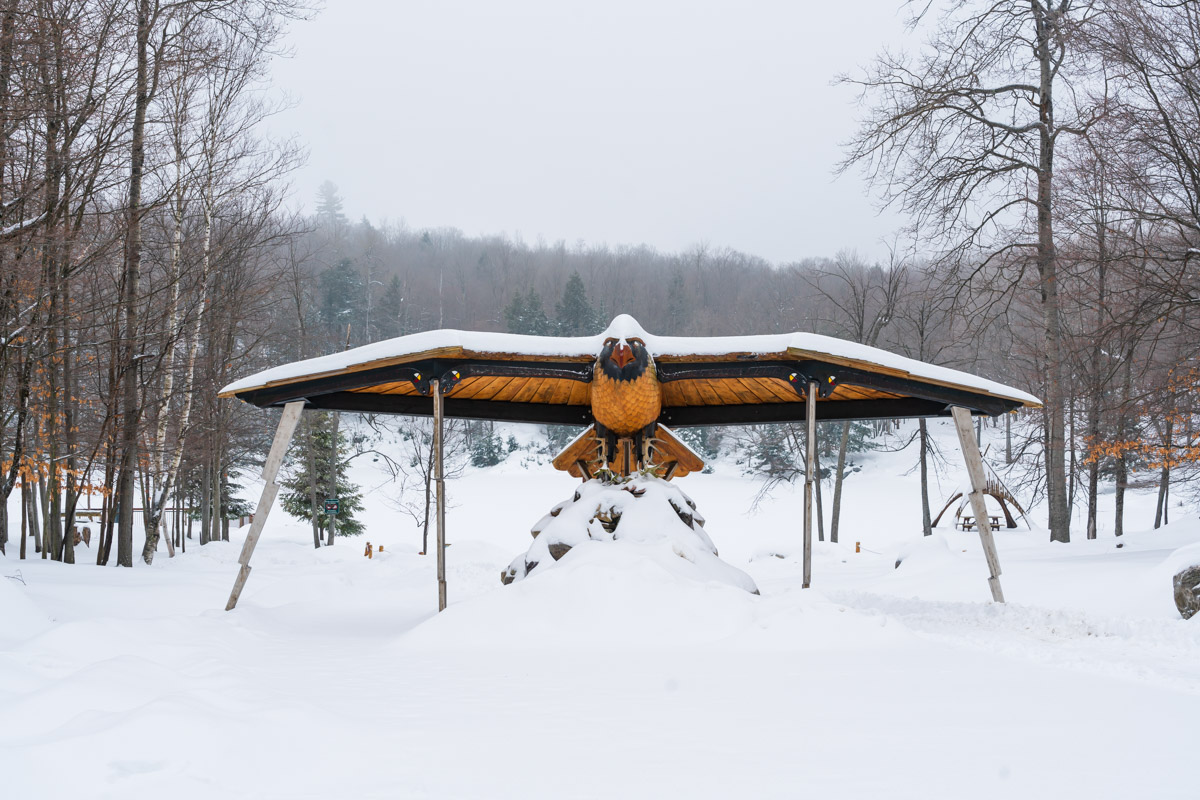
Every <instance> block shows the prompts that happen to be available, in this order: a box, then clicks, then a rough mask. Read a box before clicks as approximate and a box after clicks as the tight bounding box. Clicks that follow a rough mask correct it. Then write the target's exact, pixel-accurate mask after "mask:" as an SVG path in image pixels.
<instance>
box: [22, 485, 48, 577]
mask: <svg viewBox="0 0 1200 800" xmlns="http://www.w3.org/2000/svg"><path fill="white" fill-rule="evenodd" d="M36 494H37V491H36V486H31V485H30V483H29V479H28V478H25V480H23V481H21V499H22V501H23V502H24V504H25V508H24V510H23V511H22V512H21V513H23V514H25V515H26V516H28V517H29V532H30V533H31V534H33V552H35V553H39V554H41V553H44V552H45V548H44V547H43V546H42V530H41V527H40V526H39V525H38V513H37V499H36ZM42 558H45V555H42Z"/></svg>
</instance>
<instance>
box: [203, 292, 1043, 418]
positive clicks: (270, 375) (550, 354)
mask: <svg viewBox="0 0 1200 800" xmlns="http://www.w3.org/2000/svg"><path fill="white" fill-rule="evenodd" d="M609 338H617V339H632V338H639V339H641V340H642V341H644V342H645V343H646V348H647V349H648V350H649V351H650V353H651V354H652V355H653V356H655V357H656V358H662V357H668V358H669V357H672V356H719V355H726V354H730V353H749V354H754V355H769V354H780V355H787V354H789V353H790V354H791V355H792V356H793V357H800V358H813V359H816V360H821V359H822V357H825V358H829V359H833V360H835V361H836V362H838V363H841V362H852V363H851V364H850V365H852V366H855V367H857V368H860V369H868V370H869V369H871V367H880V368H883V369H884V370H888V371H899V372H903V373H907V374H908V376H909V377H912V378H915V379H917V380H927V381H930V382H932V383H938V384H943V385H946V384H948V385H951V386H955V387H961V388H964V389H968V390H973V391H979V392H983V393H986V394H990V395H995V396H998V397H1003V398H1007V399H1010V400H1016V401H1018V402H1021V403H1023V404H1025V405H1031V406H1040V405H1041V401H1040V400H1038V398H1036V397H1034V396H1033V395H1031V394H1028V393H1027V392H1022V391H1021V390H1019V389H1014V388H1013V387H1011V386H1006V385H1004V384H1002V383H997V382H996V381H991V380H988V379H986V378H981V377H979V376H977V375H972V374H970V373H967V372H961V371H959V370H955V369H950V368H948V367H939V366H937V365H935V364H928V363H925V362H924V361H917V360H916V359H912V358H906V357H904V356H901V355H897V354H895V353H892V352H889V351H887V350H881V349H879V348H877V347H869V346H867V345H864V344H858V343H856V342H850V341H846V340H845V339H836V338H834V337H832V336H822V335H820V334H816V333H803V332H795V333H778V334H759V335H750V336H657V335H655V334H652V333H647V332H646V330H645V329H644V328H643V327H642V326H641V325H640V324H639V323H638V321H637V320H636V319H634V318H633V317H631V316H629V315H628V314H621V315H619V316H617V317H615V318H614V319H613V321H612V322H611V323H609V326H608V328H606V329H605V330H604V332H603V333H600V334H597V335H595V336H527V335H523V334H516V333H495V332H490V331H460V330H449V329H447V330H436V331H426V332H424V333H413V334H409V335H408V336H398V337H396V338H395V339H386V340H384V341H381V342H373V343H372V344H368V345H363V346H362V347H356V348H354V349H352V350H346V351H344V352H341V353H333V354H332V355H327V356H320V357H318V358H309V359H305V360H303V361H294V362H292V363H290V364H282V365H280V366H278V367H272V368H271V369H267V370H263V371H262V372H257V373H255V374H253V375H249V376H247V377H245V378H242V379H241V380H238V381H234V382H233V383H231V384H229V385H228V386H226V387H225V388H224V389H222V390H221V392H220V396H222V397H232V396H233V395H235V394H237V393H238V392H243V391H246V390H248V389H257V388H261V387H264V386H267V385H271V384H281V383H291V382H293V381H297V380H302V379H305V378H313V377H317V376H320V375H330V374H337V373H341V372H350V371H356V370H360V369H367V368H370V367H372V366H376V365H378V366H385V365H386V364H388V363H400V362H402V361H403V360H404V359H405V357H406V356H419V355H422V354H428V355H427V356H426V357H431V358H432V357H437V354H435V353H434V351H445V350H447V349H449V350H461V351H462V352H463V353H464V354H468V355H469V356H470V357H475V358H486V357H488V356H502V355H525V356H540V357H544V358H552V359H567V360H587V359H592V358H595V357H596V356H597V355H599V353H600V350H601V348H603V346H604V342H605V340H606V339H609ZM451 357H456V356H451Z"/></svg>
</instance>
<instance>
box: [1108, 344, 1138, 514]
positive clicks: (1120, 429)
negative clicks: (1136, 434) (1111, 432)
mask: <svg viewBox="0 0 1200 800" xmlns="http://www.w3.org/2000/svg"><path fill="white" fill-rule="evenodd" d="M1133 354H1134V348H1133V347H1130V348H1129V351H1128V352H1127V353H1125V363H1124V365H1123V369H1124V371H1125V375H1124V378H1123V380H1122V381H1121V407H1120V412H1119V413H1118V414H1117V441H1118V442H1121V443H1122V444H1123V443H1124V442H1125V437H1126V436H1127V435H1128V431H1129V399H1130V397H1131V396H1132V394H1133ZM1115 477H1116V484H1117V485H1116V498H1115V502H1116V509H1115V513H1114V519H1113V535H1115V536H1121V535H1123V534H1124V533H1125V487H1126V486H1127V485H1128V484H1129V457H1128V456H1127V455H1126V453H1125V450H1124V448H1122V449H1120V450H1119V451H1118V452H1117V463H1116V475H1115Z"/></svg>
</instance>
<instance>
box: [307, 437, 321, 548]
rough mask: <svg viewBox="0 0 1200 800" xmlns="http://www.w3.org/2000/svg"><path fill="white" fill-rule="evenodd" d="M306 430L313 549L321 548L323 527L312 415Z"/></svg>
mask: <svg viewBox="0 0 1200 800" xmlns="http://www.w3.org/2000/svg"><path fill="white" fill-rule="evenodd" d="M304 428H305V431H306V440H307V441H306V442H305V447H304V449H305V451H306V452H307V453H308V501H309V507H310V508H311V509H312V516H311V520H310V521H311V522H312V534H313V547H315V548H320V546H321V525H320V523H319V522H318V521H317V458H316V454H315V453H316V443H315V442H314V440H313V421H312V415H311V414H310V415H308V416H305V417H304Z"/></svg>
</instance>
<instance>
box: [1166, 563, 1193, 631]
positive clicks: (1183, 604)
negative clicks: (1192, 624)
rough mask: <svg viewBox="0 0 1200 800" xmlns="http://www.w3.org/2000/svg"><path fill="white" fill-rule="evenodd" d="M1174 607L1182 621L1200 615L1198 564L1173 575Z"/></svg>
mask: <svg viewBox="0 0 1200 800" xmlns="http://www.w3.org/2000/svg"><path fill="white" fill-rule="evenodd" d="M1172 584H1173V585H1174V587H1175V606H1176V607H1177V608H1178V609H1179V613H1180V614H1182V615H1183V618H1184V619H1191V618H1192V617H1193V616H1195V615H1196V614H1197V613H1200V564H1196V565H1195V566H1191V567H1187V568H1186V569H1183V570H1180V571H1179V572H1177V573H1175V578H1174V580H1173V581H1172Z"/></svg>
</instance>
